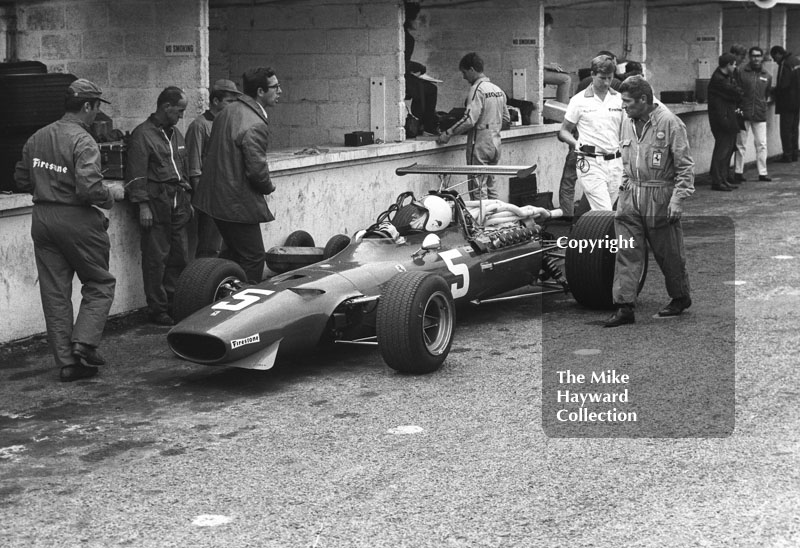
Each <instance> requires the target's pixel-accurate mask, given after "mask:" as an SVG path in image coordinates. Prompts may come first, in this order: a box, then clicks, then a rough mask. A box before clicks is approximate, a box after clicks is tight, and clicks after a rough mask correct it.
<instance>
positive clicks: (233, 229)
mask: <svg viewBox="0 0 800 548" xmlns="http://www.w3.org/2000/svg"><path fill="white" fill-rule="evenodd" d="M214 221H215V222H216V224H217V228H218V229H219V233H220V234H222V240H223V241H224V242H225V247H226V248H227V250H226V251H225V257H226V258H227V259H230V260H232V261H233V262H235V263H237V264H238V265H239V266H241V267H242V269H243V270H244V273H245V275H246V276H247V281H248V282H250V283H254V284H255V283H259V282H261V281H262V280H263V279H264V266H265V259H266V253H265V252H264V239H263V238H262V237H261V225H260V224H248V223H233V222H231V221H223V220H220V219H214Z"/></svg>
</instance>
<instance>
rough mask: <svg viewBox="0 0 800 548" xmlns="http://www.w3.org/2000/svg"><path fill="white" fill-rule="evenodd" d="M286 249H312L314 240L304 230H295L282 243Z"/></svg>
mask: <svg viewBox="0 0 800 548" xmlns="http://www.w3.org/2000/svg"><path fill="white" fill-rule="evenodd" d="M283 245H284V246H286V247H314V238H312V237H311V234H309V233H308V232H306V231H305V230H295V231H294V232H292V233H291V234H289V235H288V236H287V237H286V241H285V242H283Z"/></svg>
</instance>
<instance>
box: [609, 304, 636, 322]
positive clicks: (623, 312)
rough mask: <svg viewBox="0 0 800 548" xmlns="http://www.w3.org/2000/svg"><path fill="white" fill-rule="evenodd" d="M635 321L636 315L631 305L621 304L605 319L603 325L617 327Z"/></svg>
mask: <svg viewBox="0 0 800 548" xmlns="http://www.w3.org/2000/svg"><path fill="white" fill-rule="evenodd" d="M635 321H636V315H635V314H634V312H633V307H632V306H630V305H622V306H620V307H619V308H617V311H616V312H614V315H613V316H611V317H610V318H609V319H608V321H606V323H605V325H604V326H603V327H618V326H620V325H625V324H628V323H633V322H635Z"/></svg>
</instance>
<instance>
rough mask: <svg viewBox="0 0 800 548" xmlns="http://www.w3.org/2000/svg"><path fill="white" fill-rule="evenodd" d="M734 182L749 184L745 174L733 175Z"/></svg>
mask: <svg viewBox="0 0 800 548" xmlns="http://www.w3.org/2000/svg"><path fill="white" fill-rule="evenodd" d="M733 181H734V182H735V183H745V182H747V179H745V178H744V174H743V173H734V174H733Z"/></svg>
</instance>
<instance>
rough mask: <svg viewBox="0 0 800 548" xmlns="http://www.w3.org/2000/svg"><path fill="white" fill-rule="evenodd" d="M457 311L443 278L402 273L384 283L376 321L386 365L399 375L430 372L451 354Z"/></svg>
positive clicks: (427, 273) (428, 273)
mask: <svg viewBox="0 0 800 548" xmlns="http://www.w3.org/2000/svg"><path fill="white" fill-rule="evenodd" d="M455 324H456V309H455V305H454V303H453V296H452V295H451V293H450V287H449V286H448V285H447V282H445V280H444V278H442V277H441V276H438V275H436V274H433V273H430V272H401V273H400V274H396V275H395V276H394V277H393V278H392V279H391V280H389V282H388V283H387V284H386V287H385V288H384V291H383V293H382V294H381V298H380V300H379V301H378V312H377V318H376V322H375V329H376V334H377V336H378V347H379V348H380V349H381V356H383V361H385V362H386V365H388V366H389V367H391V368H392V369H394V370H396V371H400V372H401V373H412V374H420V373H431V372H433V371H436V370H437V369H439V367H440V366H441V365H442V362H444V360H445V358H446V357H447V354H448V353H449V352H450V345H451V344H452V343H453V331H454V328H455Z"/></svg>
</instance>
